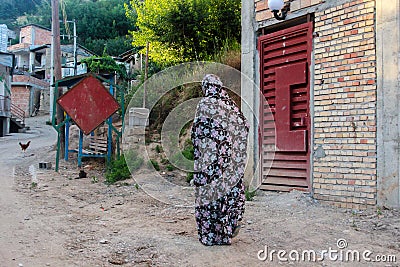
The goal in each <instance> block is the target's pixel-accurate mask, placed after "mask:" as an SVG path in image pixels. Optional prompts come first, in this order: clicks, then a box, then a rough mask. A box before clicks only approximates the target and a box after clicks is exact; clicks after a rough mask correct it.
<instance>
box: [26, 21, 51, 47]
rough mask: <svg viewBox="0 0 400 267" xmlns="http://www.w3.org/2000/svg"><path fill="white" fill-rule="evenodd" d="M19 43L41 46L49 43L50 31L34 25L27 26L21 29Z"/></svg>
mask: <svg viewBox="0 0 400 267" xmlns="http://www.w3.org/2000/svg"><path fill="white" fill-rule="evenodd" d="M20 43H25V44H31V45H43V44H50V43H51V31H50V30H49V29H45V28H43V27H39V26H36V25H27V26H25V27H22V28H21V32H20Z"/></svg>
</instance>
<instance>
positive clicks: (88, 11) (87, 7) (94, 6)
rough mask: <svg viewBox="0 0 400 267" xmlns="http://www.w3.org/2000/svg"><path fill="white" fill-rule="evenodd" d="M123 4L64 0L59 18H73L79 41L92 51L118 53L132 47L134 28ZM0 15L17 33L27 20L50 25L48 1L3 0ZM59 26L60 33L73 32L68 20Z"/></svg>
mask: <svg viewBox="0 0 400 267" xmlns="http://www.w3.org/2000/svg"><path fill="white" fill-rule="evenodd" d="M124 3H129V0H107V1H93V0H86V1H81V0H63V1H60V20H68V21H72V20H76V27H77V36H78V43H79V44H81V45H83V46H85V47H86V48H88V49H89V50H91V51H93V52H94V53H95V54H97V55H102V54H104V53H106V54H108V55H111V56H118V55H120V54H121V53H123V52H125V51H127V50H129V49H131V48H132V45H131V40H130V38H129V37H128V31H129V30H132V29H133V28H134V22H132V21H131V20H128V19H127V18H126V16H125V9H124ZM0 14H2V15H1V16H0V24H6V25H7V26H8V27H9V28H10V29H12V30H15V31H17V32H18V28H19V27H20V26H23V25H26V24H30V23H34V24H37V25H40V26H43V27H47V28H51V3H50V1H49V0H23V1H12V0H2V1H0ZM60 27H61V34H64V35H72V24H71V23H69V24H68V25H66V24H64V23H61V26H60ZM70 41H71V40H68V38H66V39H64V40H62V42H70Z"/></svg>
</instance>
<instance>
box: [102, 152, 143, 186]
mask: <svg viewBox="0 0 400 267" xmlns="http://www.w3.org/2000/svg"><path fill="white" fill-rule="evenodd" d="M125 155H126V158H125ZM125 155H121V157H120V158H119V159H114V160H111V161H110V162H109V164H108V167H107V172H106V183H107V184H113V183H115V182H117V181H122V180H126V179H129V178H131V172H134V171H136V170H138V169H139V168H140V167H141V166H142V164H143V158H141V157H139V156H138V155H137V152H136V151H128V152H127V153H125ZM127 163H128V164H129V167H128V164H127Z"/></svg>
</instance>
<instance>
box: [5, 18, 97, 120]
mask: <svg viewBox="0 0 400 267" xmlns="http://www.w3.org/2000/svg"><path fill="white" fill-rule="evenodd" d="M8 51H9V52H10V53H13V54H14V55H15V57H16V67H15V68H16V70H15V75H14V79H13V81H12V83H11V95H12V97H11V101H12V103H13V104H15V106H16V107H19V108H20V109H21V110H22V113H23V114H24V116H25V117H28V116H31V115H35V114H36V113H37V112H38V110H41V111H45V112H48V111H49V109H50V82H51V30H50V29H47V28H45V27H42V26H39V25H35V24H29V25H26V26H24V27H22V28H21V31H20V38H19V43H18V44H15V45H12V46H9V47H8ZM74 55H76V60H77V67H76V70H77V74H78V75H79V74H82V73H86V72H87V70H86V66H85V64H80V63H79V62H80V61H81V59H82V58H86V57H90V56H93V55H94V53H92V52H91V51H89V50H88V49H86V48H85V47H83V46H81V45H77V49H76V53H74V47H73V45H69V44H67V45H61V60H62V77H63V78H64V77H67V76H73V75H74Z"/></svg>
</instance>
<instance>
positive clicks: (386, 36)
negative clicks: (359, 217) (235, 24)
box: [242, 0, 400, 209]
mask: <svg viewBox="0 0 400 267" xmlns="http://www.w3.org/2000/svg"><path fill="white" fill-rule="evenodd" d="M267 2H268V1H267V0H254V1H242V72H243V73H244V74H245V75H246V76H247V77H250V79H251V80H253V81H254V83H255V84H254V85H253V84H251V83H250V82H248V81H246V80H245V79H243V80H242V97H243V99H244V101H246V102H247V103H248V104H249V105H250V106H251V108H252V110H256V111H257V112H256V117H257V119H255V120H254V121H252V128H251V131H250V136H251V140H250V153H251V155H254V156H253V157H251V160H250V163H249V166H248V168H249V169H253V170H256V169H257V167H259V171H256V174H257V175H259V180H260V181H261V188H263V189H267V190H279V191H289V190H291V189H300V190H304V191H309V192H311V193H312V194H313V196H314V197H315V198H316V199H319V200H321V201H324V202H328V203H332V204H334V205H337V206H340V207H346V208H356V209H361V208H366V207H368V206H374V205H379V206H387V207H400V187H399V184H400V173H399V172H400V158H399V157H400V154H399V145H400V141H399V140H400V136H399V135H400V129H399V127H400V124H399V123H398V121H399V114H400V110H399V105H398V99H399V82H400V78H399V77H400V75H399V74H400V71H399V55H400V54H399V52H400V34H399V33H400V31H399V29H400V10H399V8H400V0H393V1H383V0H335V1H333V0H327V1H326V0H307V1H305V0H290V1H285V2H286V4H288V5H290V11H289V12H288V14H287V17H286V18H285V20H277V19H275V18H274V16H273V14H272V13H271V10H269V9H268V4H267ZM263 100H266V103H268V105H265V103H264V102H263ZM260 103H261V104H260ZM258 111H259V112H258ZM244 112H246V113H247V115H248V116H250V115H251V111H250V110H249V109H246V108H244ZM259 163H260V164H259Z"/></svg>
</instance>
